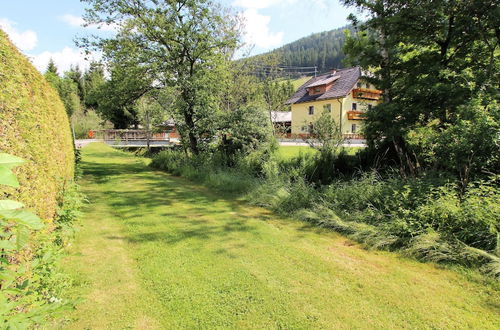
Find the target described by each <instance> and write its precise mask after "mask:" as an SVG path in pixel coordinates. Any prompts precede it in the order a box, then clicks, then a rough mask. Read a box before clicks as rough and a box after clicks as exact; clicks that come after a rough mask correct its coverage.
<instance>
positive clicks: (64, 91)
mask: <svg viewBox="0 0 500 330" xmlns="http://www.w3.org/2000/svg"><path fill="white" fill-rule="evenodd" d="M51 63H52V64H51ZM44 77H45V79H46V80H47V81H48V82H49V83H50V84H51V85H52V87H54V88H55V89H56V90H57V92H58V94H59V97H60V98H61V101H62V102H63V104H64V107H65V108H66V112H67V114H68V116H70V117H71V115H72V114H73V113H74V112H75V111H77V110H78V109H80V107H81V103H80V98H79V96H78V86H77V85H76V83H75V82H74V81H73V80H72V79H70V78H67V77H60V76H59V75H58V74H57V69H56V68H55V65H54V62H53V61H52V60H51V61H50V62H49V65H48V67H47V71H45V73H44Z"/></svg>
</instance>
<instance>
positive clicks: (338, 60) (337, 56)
mask: <svg viewBox="0 0 500 330" xmlns="http://www.w3.org/2000/svg"><path fill="white" fill-rule="evenodd" d="M346 29H347V30H351V31H352V29H353V28H352V26H350V25H348V26H344V27H341V28H338V29H334V30H331V31H325V32H320V33H314V34H312V35H310V36H307V37H304V38H301V39H299V40H297V41H294V42H292V43H289V44H286V45H284V46H282V47H280V48H277V49H275V50H272V51H270V52H268V53H265V54H262V55H256V56H255V58H258V57H260V56H268V55H275V54H280V55H281V56H282V58H283V60H282V63H281V64H282V65H283V66H284V67H285V70H286V71H288V72H289V73H290V74H291V75H295V74H297V75H313V74H314V66H316V67H317V71H318V72H319V73H321V72H325V71H328V70H329V69H332V68H343V67H344V66H343V64H342V61H343V59H344V53H343V51H342V48H343V46H344V42H345V35H344V31H345V30H346ZM297 67H309V68H302V69H299V68H297Z"/></svg>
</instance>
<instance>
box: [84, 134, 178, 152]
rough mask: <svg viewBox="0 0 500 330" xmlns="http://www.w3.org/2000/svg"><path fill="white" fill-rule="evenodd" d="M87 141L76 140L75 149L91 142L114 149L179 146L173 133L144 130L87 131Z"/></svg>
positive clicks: (176, 136)
mask: <svg viewBox="0 0 500 330" xmlns="http://www.w3.org/2000/svg"><path fill="white" fill-rule="evenodd" d="M88 137H89V138H88V139H84V140H76V141H75V144H76V147H77V148H81V147H83V146H85V145H87V144H89V143H91V142H104V143H106V144H108V145H110V146H113V147H116V148H140V147H147V146H148V145H149V147H151V148H161V147H169V146H174V145H177V144H179V138H178V135H177V134H176V133H175V132H149V131H146V130H132V129H105V130H92V131H89V134H88Z"/></svg>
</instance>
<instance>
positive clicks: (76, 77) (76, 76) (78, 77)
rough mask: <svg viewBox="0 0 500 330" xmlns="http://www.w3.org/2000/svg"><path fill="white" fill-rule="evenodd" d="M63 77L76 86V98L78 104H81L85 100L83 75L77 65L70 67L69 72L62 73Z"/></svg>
mask: <svg viewBox="0 0 500 330" xmlns="http://www.w3.org/2000/svg"><path fill="white" fill-rule="evenodd" d="M64 77H66V78H68V79H71V80H72V81H73V82H74V83H75V84H76V86H77V89H78V97H79V98H80V103H82V104H83V102H84V99H85V86H84V80H83V73H82V71H81V70H80V67H79V66H78V65H76V66H73V65H72V66H71V67H70V69H69V71H66V72H64Z"/></svg>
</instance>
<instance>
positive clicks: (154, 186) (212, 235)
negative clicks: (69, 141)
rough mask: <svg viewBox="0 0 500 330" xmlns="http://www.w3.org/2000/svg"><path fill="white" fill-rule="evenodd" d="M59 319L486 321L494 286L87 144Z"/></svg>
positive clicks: (287, 323)
mask: <svg viewBox="0 0 500 330" xmlns="http://www.w3.org/2000/svg"><path fill="white" fill-rule="evenodd" d="M82 165H83V166H82V167H83V171H84V179H83V182H82V185H83V186H84V190H85V193H86V194H87V196H88V198H89V200H90V204H89V205H88V206H87V209H86V211H85V212H86V213H85V214H86V216H85V217H84V220H83V223H82V229H81V231H80V233H79V234H78V237H77V240H76V242H75V244H74V246H73V248H72V251H71V254H70V255H69V256H68V258H67V259H66V262H65V269H66V270H67V271H68V272H71V273H72V274H73V275H74V276H75V277H76V278H77V279H78V281H77V286H75V287H74V288H73V292H72V294H73V295H83V296H84V299H85V300H84V302H82V303H81V304H80V305H79V306H78V307H77V309H76V310H75V311H74V312H73V313H72V314H71V315H69V316H68V323H66V324H65V325H64V328H66V329H81V328H97V327H99V328H125V327H127V328H366V327H370V328H380V329H382V328H384V329H386V328H398V327H413V328H450V327H451V328H453V327H471V328H479V327H480V328H491V329H493V328H495V327H496V325H498V322H499V318H498V313H499V311H500V309H499V308H500V306H498V298H499V296H498V292H495V291H494V290H493V289H491V288H488V287H485V286H482V285H479V284H477V283H473V282H469V281H468V280H466V279H465V278H464V277H463V276H461V275H459V274H457V273H455V272H451V271H448V270H443V269H439V268H437V267H436V266H434V265H431V264H422V263H419V262H416V261H412V260H408V259H405V258H401V257H400V256H398V255H397V254H393V253H390V252H380V251H379V252H375V251H366V250H364V249H362V248H360V247H359V246H358V245H356V244H355V243H353V242H352V241H350V240H348V239H346V238H345V237H342V236H339V235H338V234H335V233H333V232H330V231H326V230H324V229H320V228H317V227H314V226H309V225H307V224H305V223H303V222H299V221H294V220H291V219H288V218H282V217H279V216H276V215H275V214H273V213H271V212H270V211H269V210H266V209H263V208H259V207H252V206H249V205H247V204H245V203H244V202H242V201H241V200H239V199H237V198H234V197H228V196H227V195H221V194H219V193H217V192H214V191H213V190H210V189H208V188H206V187H204V186H201V185H198V184H194V183H192V182H189V181H187V180H185V179H183V178H178V177H173V176H171V175H168V174H166V173H163V172H158V171H154V170H151V169H150V168H148V167H147V165H146V160H144V159H143V158H138V157H134V156H132V155H130V154H127V153H124V152H121V151H116V150H112V149H111V148H109V147H107V146H104V145H102V144H91V145H89V146H88V147H86V148H85V149H84V150H83V162H82Z"/></svg>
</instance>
